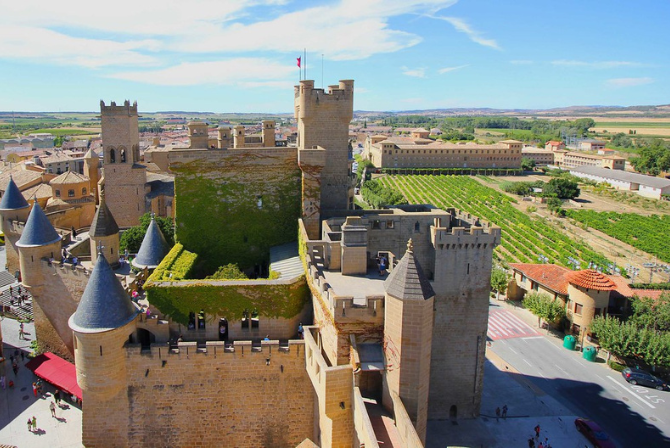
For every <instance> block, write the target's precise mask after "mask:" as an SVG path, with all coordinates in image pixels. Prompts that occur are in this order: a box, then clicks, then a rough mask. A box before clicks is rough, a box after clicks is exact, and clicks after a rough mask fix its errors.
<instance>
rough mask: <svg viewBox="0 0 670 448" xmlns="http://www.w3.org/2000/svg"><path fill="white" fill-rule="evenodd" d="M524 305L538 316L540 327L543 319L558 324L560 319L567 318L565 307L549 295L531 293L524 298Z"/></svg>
mask: <svg viewBox="0 0 670 448" xmlns="http://www.w3.org/2000/svg"><path fill="white" fill-rule="evenodd" d="M522 304H523V306H524V308H526V309H527V310H528V311H530V312H531V313H533V314H535V315H536V316H537V324H538V326H539V325H540V321H541V319H544V320H545V321H546V322H547V323H556V322H557V321H558V320H559V319H562V318H563V317H565V308H564V306H563V305H562V304H561V303H560V302H558V301H556V300H555V299H552V298H551V297H549V296H548V295H547V294H543V293H539V292H529V293H528V294H526V296H525V297H524V299H523V302H522Z"/></svg>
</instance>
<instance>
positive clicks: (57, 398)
mask: <svg viewBox="0 0 670 448" xmlns="http://www.w3.org/2000/svg"><path fill="white" fill-rule="evenodd" d="M54 400H56V404H57V405H58V406H60V390H59V389H56V392H54Z"/></svg>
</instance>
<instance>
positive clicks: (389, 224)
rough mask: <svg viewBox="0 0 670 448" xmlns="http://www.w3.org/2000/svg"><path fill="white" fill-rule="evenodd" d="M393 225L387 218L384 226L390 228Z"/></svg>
mask: <svg viewBox="0 0 670 448" xmlns="http://www.w3.org/2000/svg"><path fill="white" fill-rule="evenodd" d="M393 226H394V223H393V221H392V220H388V221H386V228H387V229H392V228H393Z"/></svg>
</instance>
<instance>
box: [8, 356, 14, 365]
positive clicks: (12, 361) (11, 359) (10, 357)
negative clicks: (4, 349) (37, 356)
mask: <svg viewBox="0 0 670 448" xmlns="http://www.w3.org/2000/svg"><path fill="white" fill-rule="evenodd" d="M9 362H11V363H12V364H14V355H9Z"/></svg>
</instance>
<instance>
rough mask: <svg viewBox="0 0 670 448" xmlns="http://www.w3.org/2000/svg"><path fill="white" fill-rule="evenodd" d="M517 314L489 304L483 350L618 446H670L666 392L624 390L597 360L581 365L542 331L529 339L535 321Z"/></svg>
mask: <svg viewBox="0 0 670 448" xmlns="http://www.w3.org/2000/svg"><path fill="white" fill-rule="evenodd" d="M522 313H527V314H528V315H529V314H530V313H528V311H526V310H521V309H520V310H516V311H512V309H511V308H507V307H505V306H502V305H499V304H498V303H493V302H492V303H491V307H490V317H489V339H490V346H489V350H492V351H493V352H494V353H495V354H496V355H498V356H499V357H501V358H502V359H504V360H505V361H506V362H507V363H509V364H510V365H511V366H513V367H514V368H515V369H516V370H518V372H519V373H520V374H522V375H524V376H526V379H528V380H529V381H531V382H532V383H533V384H534V385H535V386H537V387H539V388H541V389H542V390H543V391H544V392H545V393H547V394H548V395H550V396H551V397H553V398H555V399H556V400H557V401H559V402H560V403H562V404H564V405H565V406H566V407H568V408H569V409H571V410H572V411H573V412H574V413H575V414H576V415H580V416H583V417H588V418H590V419H592V420H594V421H596V422H597V423H598V424H599V425H600V426H601V427H602V428H603V429H604V430H605V431H606V432H607V433H608V434H609V435H610V436H611V437H612V438H613V439H614V440H615V441H616V442H617V443H618V444H619V446H621V447H637V446H650V447H651V446H654V447H656V446H669V445H670V392H667V391H657V390H655V389H649V388H646V387H642V386H633V385H630V384H628V383H627V382H626V381H625V380H624V379H623V377H622V376H621V374H620V373H619V372H616V371H614V370H611V369H610V368H608V367H607V366H606V364H605V363H604V361H603V360H602V359H598V362H595V363H594V362H589V361H587V360H585V359H583V358H582V356H581V355H582V354H581V353H580V352H578V351H569V350H567V349H565V348H563V347H562V341H561V340H560V339H557V338H555V337H554V336H552V335H551V334H550V335H547V333H546V331H545V330H538V329H537V327H535V334H534V335H533V334H532V333H531V332H530V331H529V330H528V329H527V327H528V325H529V324H531V325H532V320H531V319H535V320H536V318H534V317H533V316H532V315H531V316H530V319H529V316H528V315H524V314H522ZM515 315H518V316H519V317H521V319H519V318H517V317H515ZM505 331H507V334H505V333H504V332H505ZM515 332H516V333H518V336H515Z"/></svg>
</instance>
